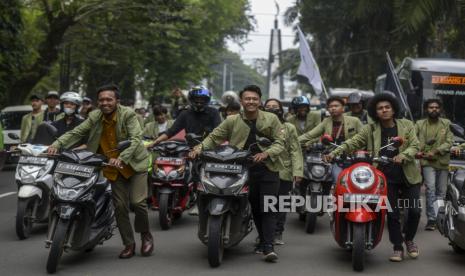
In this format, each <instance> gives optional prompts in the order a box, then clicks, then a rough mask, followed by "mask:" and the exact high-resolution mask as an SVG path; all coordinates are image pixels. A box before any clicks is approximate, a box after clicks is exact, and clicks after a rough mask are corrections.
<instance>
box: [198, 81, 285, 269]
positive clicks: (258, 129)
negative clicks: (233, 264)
mask: <svg viewBox="0 0 465 276" xmlns="http://www.w3.org/2000/svg"><path fill="white" fill-rule="evenodd" d="M261 96H262V93H261V90H260V88H259V87H258V86H256V85H249V86H246V87H245V88H244V89H243V90H242V91H241V92H240V93H239V97H240V101H241V104H242V107H243V109H244V110H243V112H242V113H241V114H237V115H231V116H229V117H227V118H226V119H225V120H224V121H223V122H222V123H221V124H220V125H219V126H218V127H217V128H215V129H214V130H213V131H212V132H211V133H210V135H208V136H207V137H206V138H205V139H204V140H203V141H202V143H201V144H199V145H198V146H196V147H195V148H194V149H193V150H192V151H191V152H190V153H189V156H190V157H191V158H196V157H197V156H198V155H199V154H200V153H201V152H202V150H209V149H212V148H214V147H216V146H218V145H220V144H221V143H223V142H224V141H229V144H230V145H232V146H236V147H238V148H240V149H248V148H250V149H251V151H252V154H253V161H254V163H255V165H253V166H252V167H251V168H250V176H249V187H250V191H249V202H250V205H251V208H252V215H253V219H254V222H255V226H256V228H257V232H258V235H259V238H260V243H259V244H258V245H257V248H256V250H255V252H256V253H257V254H263V255H264V258H265V261H267V262H274V261H276V260H277V258H278V256H277V254H276V253H275V252H274V248H273V238H274V234H275V228H276V222H275V214H274V213H273V212H270V211H269V210H265V202H264V199H265V196H277V195H278V191H279V184H280V181H279V171H280V170H282V169H283V168H284V167H283V164H282V161H281V159H280V155H281V153H282V151H284V150H285V146H284V144H285V129H284V127H283V125H282V124H281V122H280V121H279V119H278V117H277V116H276V115H275V114H272V113H270V112H265V111H261V110H259V106H260V104H261V102H260V98H261ZM260 137H265V138H268V139H269V140H272V144H271V146H269V147H267V148H264V147H262V146H260V145H256V143H257V140H258V138H260ZM254 145H256V146H254Z"/></svg>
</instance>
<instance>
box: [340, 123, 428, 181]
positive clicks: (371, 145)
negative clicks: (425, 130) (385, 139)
mask: <svg viewBox="0 0 465 276" xmlns="http://www.w3.org/2000/svg"><path fill="white" fill-rule="evenodd" d="M395 121H396V126H397V135H398V136H399V137H402V139H403V140H404V142H403V144H402V145H401V146H400V148H399V155H400V156H403V157H404V158H405V159H404V162H403V163H402V169H403V171H404V174H405V177H406V178H407V181H408V182H409V183H410V184H412V185H413V184H420V183H421V171H420V164H419V162H418V160H416V159H415V154H417V152H418V149H419V147H420V146H419V144H420V143H419V142H418V138H417V135H416V133H415V126H414V125H413V122H411V121H409V120H407V119H396V120H395ZM380 148H381V125H380V123H372V124H368V125H366V126H364V127H363V128H362V130H361V131H360V132H359V133H357V134H356V135H355V136H354V137H352V138H351V139H349V140H346V141H345V142H344V143H342V145H341V146H340V147H339V148H337V149H335V150H334V151H333V152H332V154H334V155H335V156H338V155H340V154H342V153H343V152H345V153H351V152H354V151H356V150H367V151H369V152H371V153H372V154H373V155H374V156H375V157H377V156H378V154H379V149H380ZM375 165H377V164H375Z"/></svg>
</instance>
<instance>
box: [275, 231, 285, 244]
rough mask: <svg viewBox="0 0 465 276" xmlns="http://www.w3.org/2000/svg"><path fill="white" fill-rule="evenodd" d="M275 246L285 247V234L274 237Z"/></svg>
mask: <svg viewBox="0 0 465 276" xmlns="http://www.w3.org/2000/svg"><path fill="white" fill-rule="evenodd" d="M273 244H274V245H284V241H283V234H281V233H279V234H276V235H275V236H274V240H273Z"/></svg>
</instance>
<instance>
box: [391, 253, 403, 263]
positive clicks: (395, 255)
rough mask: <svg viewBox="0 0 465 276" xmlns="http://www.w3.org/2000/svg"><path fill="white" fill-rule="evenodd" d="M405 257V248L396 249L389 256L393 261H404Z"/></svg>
mask: <svg viewBox="0 0 465 276" xmlns="http://www.w3.org/2000/svg"><path fill="white" fill-rule="evenodd" d="M403 259H404V251H403V250H394V253H393V254H392V256H391V257H389V260H390V261H391V262H402V260H403Z"/></svg>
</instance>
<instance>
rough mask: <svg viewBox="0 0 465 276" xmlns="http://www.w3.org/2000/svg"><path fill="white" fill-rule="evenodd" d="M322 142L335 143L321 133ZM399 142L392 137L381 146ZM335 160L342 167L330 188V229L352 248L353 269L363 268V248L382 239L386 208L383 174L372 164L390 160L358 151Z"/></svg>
mask: <svg viewBox="0 0 465 276" xmlns="http://www.w3.org/2000/svg"><path fill="white" fill-rule="evenodd" d="M321 141H322V142H323V143H324V144H326V145H334V146H338V145H335V144H334V143H333V139H332V137H331V136H330V135H324V136H323V137H322V138H321ZM401 144H402V139H401V138H400V137H395V138H393V139H392V142H391V143H390V144H388V145H386V146H384V147H388V146H394V147H400V145H401ZM384 147H382V148H381V149H383V148H384ZM335 162H338V163H340V164H341V165H342V166H343V167H345V169H344V170H343V171H342V172H341V173H340V174H339V176H338V179H337V182H336V186H335V187H334V190H333V196H334V200H335V205H334V207H335V208H333V210H332V212H331V213H330V218H331V231H332V233H333V236H334V238H335V240H336V242H337V243H338V244H339V246H341V247H343V248H346V249H350V250H352V267H353V269H354V270H355V271H362V270H363V269H364V256H365V250H371V249H373V248H375V247H376V246H377V245H378V243H379V242H380V241H381V237H382V235H383V230H384V221H385V215H386V213H387V208H388V207H389V206H388V204H387V203H388V201H387V184H388V183H387V182H386V177H385V176H384V174H383V173H382V172H381V171H379V170H378V169H376V168H375V167H374V166H373V165H372V163H377V164H387V163H389V162H392V160H391V159H390V158H387V157H383V156H381V157H372V156H370V154H369V153H368V152H367V151H357V152H355V153H354V154H353V155H352V156H350V157H349V156H346V157H343V158H339V159H336V160H335Z"/></svg>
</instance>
